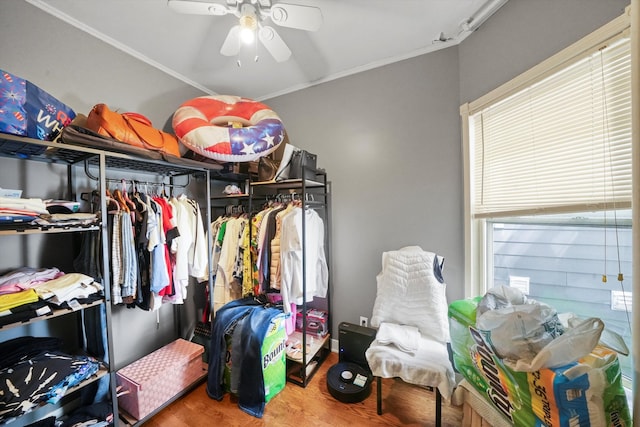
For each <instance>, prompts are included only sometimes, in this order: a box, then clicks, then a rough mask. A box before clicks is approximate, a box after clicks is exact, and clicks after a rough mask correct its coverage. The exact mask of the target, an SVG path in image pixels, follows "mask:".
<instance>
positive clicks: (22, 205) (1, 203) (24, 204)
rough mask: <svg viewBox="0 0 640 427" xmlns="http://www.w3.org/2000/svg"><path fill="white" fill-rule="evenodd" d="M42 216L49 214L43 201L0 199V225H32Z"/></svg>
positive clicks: (14, 198)
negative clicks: (31, 223) (32, 222)
mask: <svg viewBox="0 0 640 427" xmlns="http://www.w3.org/2000/svg"><path fill="white" fill-rule="evenodd" d="M42 214H49V212H48V211H47V207H46V205H45V203H44V201H43V200H42V199H38V198H31V199H24V198H18V197H0V225H6V224H15V223H30V222H31V221H33V220H35V219H36V218H38V216H39V215H42Z"/></svg>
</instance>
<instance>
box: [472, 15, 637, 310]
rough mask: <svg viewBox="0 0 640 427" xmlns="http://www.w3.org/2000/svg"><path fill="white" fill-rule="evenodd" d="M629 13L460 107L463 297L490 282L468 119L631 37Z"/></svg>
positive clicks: (484, 231) (481, 290) (480, 292)
mask: <svg viewBox="0 0 640 427" xmlns="http://www.w3.org/2000/svg"><path fill="white" fill-rule="evenodd" d="M629 14H630V10H629V9H628V10H627V13H625V14H623V15H621V16H619V17H618V18H616V19H614V20H613V21H610V22H609V23H607V24H605V25H604V26H602V27H600V28H599V29H597V30H596V31H594V32H593V33H591V34H589V35H587V36H586V37H584V38H582V39H581V40H579V41H577V42H576V43H574V44H572V45H571V46H569V47H567V48H566V49H564V50H562V51H560V52H558V53H557V54H555V55H554V56H552V57H550V58H548V59H547V60H545V61H543V62H541V63H539V64H538V65H536V66H534V67H533V68H531V69H530V70H528V71H526V72H524V73H522V74H521V75H519V76H517V77H515V78H514V79H512V80H510V81H509V82H507V83H505V84H503V85H502V86H500V87H498V88H496V89H494V90H493V91H491V92H489V93H487V94H486V95H484V96H482V97H480V98H478V99H477V100H475V101H473V102H470V103H465V104H463V105H461V106H460V116H461V128H462V153H463V166H464V243H465V245H464V248H465V249H464V251H465V254H464V259H465V270H464V271H465V274H464V277H465V280H464V286H465V289H464V295H465V297H466V298H469V297H473V296H477V295H483V294H484V293H485V292H486V289H487V287H488V284H489V283H490V281H489V280H490V276H491V268H490V267H491V266H489V265H488V263H489V258H490V257H488V253H487V248H488V246H487V244H488V242H489V241H490V240H489V239H488V237H487V235H486V234H487V231H486V230H487V227H486V221H485V220H484V219H481V218H474V217H473V213H472V211H471V204H472V196H473V191H472V185H473V183H472V175H471V171H472V162H473V152H472V147H471V129H470V117H471V116H473V115H474V114H476V113H477V112H479V111H481V110H483V109H484V108H487V107H488V106H490V105H493V104H495V103H497V102H500V101H501V100H503V99H505V98H507V97H509V96H511V95H513V94H514V93H516V92H519V91H521V90H523V89H525V88H527V87H529V86H531V85H533V84H535V83H536V82H539V81H541V80H542V79H544V78H546V77H548V76H550V75H552V74H554V73H556V72H558V71H559V70H561V69H562V68H564V67H566V66H568V65H569V64H571V63H574V62H576V61H579V60H580V59H582V58H585V57H586V56H589V55H591V54H593V53H594V52H596V51H597V50H598V49H599V48H600V47H601V46H602V45H603V44H607V43H611V42H612V41H615V40H617V39H620V38H622V37H629V35H630V18H629Z"/></svg>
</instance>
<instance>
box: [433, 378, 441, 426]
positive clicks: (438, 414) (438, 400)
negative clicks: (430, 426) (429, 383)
mask: <svg viewBox="0 0 640 427" xmlns="http://www.w3.org/2000/svg"><path fill="white" fill-rule="evenodd" d="M435 389H436V427H441V426H442V395H441V394H440V390H439V389H438V387H435Z"/></svg>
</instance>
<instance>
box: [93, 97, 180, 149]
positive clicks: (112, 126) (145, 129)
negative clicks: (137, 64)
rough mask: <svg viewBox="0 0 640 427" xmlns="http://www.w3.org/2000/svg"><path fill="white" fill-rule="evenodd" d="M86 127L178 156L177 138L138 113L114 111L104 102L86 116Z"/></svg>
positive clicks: (133, 143) (134, 144) (125, 141)
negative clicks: (155, 126)
mask: <svg viewBox="0 0 640 427" xmlns="http://www.w3.org/2000/svg"><path fill="white" fill-rule="evenodd" d="M86 126H87V129H89V130H92V131H94V132H96V133H99V134H100V135H104V136H108V137H110V138H113V139H116V140H118V141H121V142H124V143H127V144H130V145H133V146H136V147H141V148H146V149H147V150H153V151H160V152H162V153H165V154H170V155H172V156H176V157H180V149H179V146H178V139H177V138H176V137H175V136H174V135H171V134H170V133H166V132H163V131H161V130H159V129H156V128H154V127H153V126H152V125H151V121H150V120H149V119H147V118H146V117H145V116H143V115H142V114H138V113H116V112H115V111H111V110H110V109H109V107H107V106H106V105H105V104H97V105H95V106H94V107H93V108H92V109H91V112H90V113H89V117H87V125H86Z"/></svg>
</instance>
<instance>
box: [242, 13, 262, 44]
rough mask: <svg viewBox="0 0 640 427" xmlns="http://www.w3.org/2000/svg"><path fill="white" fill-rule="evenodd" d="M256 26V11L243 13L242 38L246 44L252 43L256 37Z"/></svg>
mask: <svg viewBox="0 0 640 427" xmlns="http://www.w3.org/2000/svg"><path fill="white" fill-rule="evenodd" d="M256 28H258V19H257V18H256V15H255V14H254V13H249V14H246V15H242V16H241V17H240V40H242V42H243V43H244V44H251V43H253V42H254V41H255V39H256Z"/></svg>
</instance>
